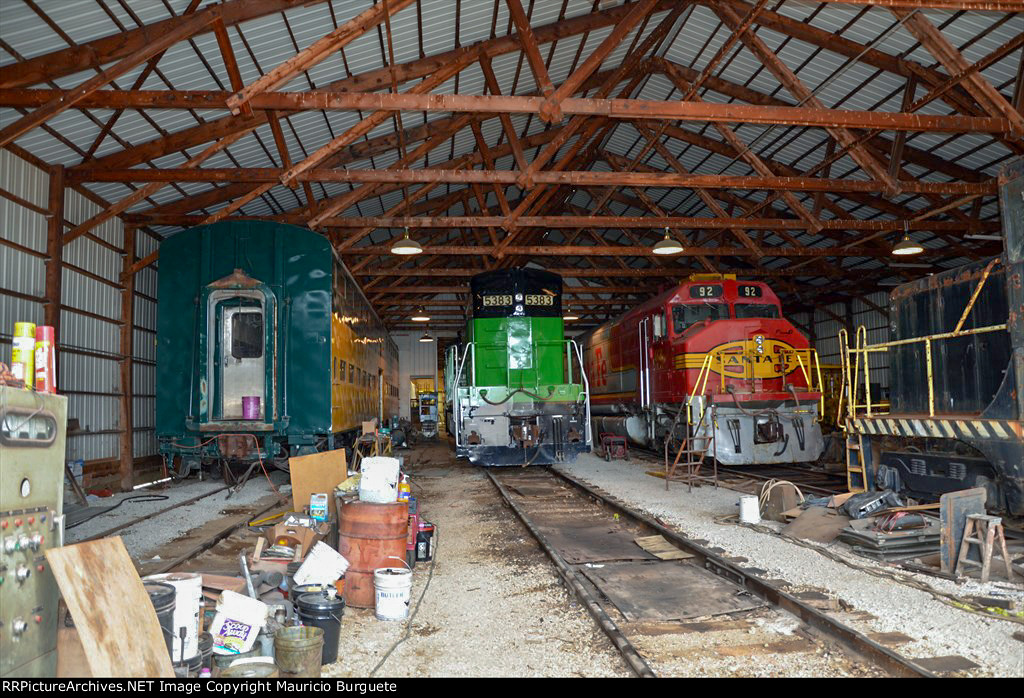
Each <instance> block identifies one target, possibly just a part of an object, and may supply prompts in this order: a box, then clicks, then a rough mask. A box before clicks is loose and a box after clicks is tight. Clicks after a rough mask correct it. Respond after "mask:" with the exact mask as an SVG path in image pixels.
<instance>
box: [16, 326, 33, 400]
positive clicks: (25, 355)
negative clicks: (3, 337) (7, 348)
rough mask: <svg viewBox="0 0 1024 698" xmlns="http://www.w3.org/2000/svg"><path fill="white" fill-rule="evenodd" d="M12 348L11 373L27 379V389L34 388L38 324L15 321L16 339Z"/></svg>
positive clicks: (24, 379)
mask: <svg viewBox="0 0 1024 698" xmlns="http://www.w3.org/2000/svg"><path fill="white" fill-rule="evenodd" d="M12 345H13V349H12V350H11V373H13V374H14V377H15V378H20V379H21V380H23V381H25V390H32V386H33V385H34V384H35V380H36V374H35V369H34V366H35V363H34V361H35V352H36V326H35V324H34V323H31V322H16V323H14V339H13V340H12Z"/></svg>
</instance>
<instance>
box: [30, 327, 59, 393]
mask: <svg viewBox="0 0 1024 698" xmlns="http://www.w3.org/2000/svg"><path fill="white" fill-rule="evenodd" d="M35 386H36V392H37V393H56V392H57V352H56V349H55V347H54V332H53V327H51V326H50V325H40V326H38V327H36V355H35Z"/></svg>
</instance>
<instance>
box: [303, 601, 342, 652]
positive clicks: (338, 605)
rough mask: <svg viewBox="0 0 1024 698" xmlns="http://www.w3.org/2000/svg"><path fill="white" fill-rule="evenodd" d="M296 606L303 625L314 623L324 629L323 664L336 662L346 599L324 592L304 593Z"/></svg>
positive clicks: (313, 624)
mask: <svg viewBox="0 0 1024 698" xmlns="http://www.w3.org/2000/svg"><path fill="white" fill-rule="evenodd" d="M295 607H296V610H297V611H298V613H299V620H301V621H302V624H303V625H312V626H315V627H317V628H322V629H323V631H324V651H323V656H322V657H321V662H322V664H323V665H324V666H326V665H328V664H333V663H334V662H336V661H337V660H338V637H339V635H340V634H341V617H342V616H343V615H344V614H345V601H344V600H343V599H339V598H337V597H335V598H333V599H329V598H327V597H326V596H324V595H323V594H302V595H301V596H299V597H298V598H297V599H296V600H295Z"/></svg>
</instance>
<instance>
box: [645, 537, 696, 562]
mask: <svg viewBox="0 0 1024 698" xmlns="http://www.w3.org/2000/svg"><path fill="white" fill-rule="evenodd" d="M633 540H634V542H636V544H637V545H639V546H640V547H641V548H643V549H644V550H646V551H647V552H649V553H650V554H651V555H654V556H655V557H656V558H658V559H659V560H685V559H687V558H691V557H694V556H693V555H692V554H690V553H687V552H684V551H682V550H680V549H679V548H677V547H676V546H674V545H672V544H671V543H669V542H668V541H667V540H665V538H664V536H642V537H640V538H634V539H633Z"/></svg>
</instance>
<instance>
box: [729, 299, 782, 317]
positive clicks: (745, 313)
mask: <svg viewBox="0 0 1024 698" xmlns="http://www.w3.org/2000/svg"><path fill="white" fill-rule="evenodd" d="M734 308H735V311H736V317H737V318H777V317H781V316H780V314H779V306H777V305H771V304H769V303H737V304H736V305H735V306H734Z"/></svg>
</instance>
